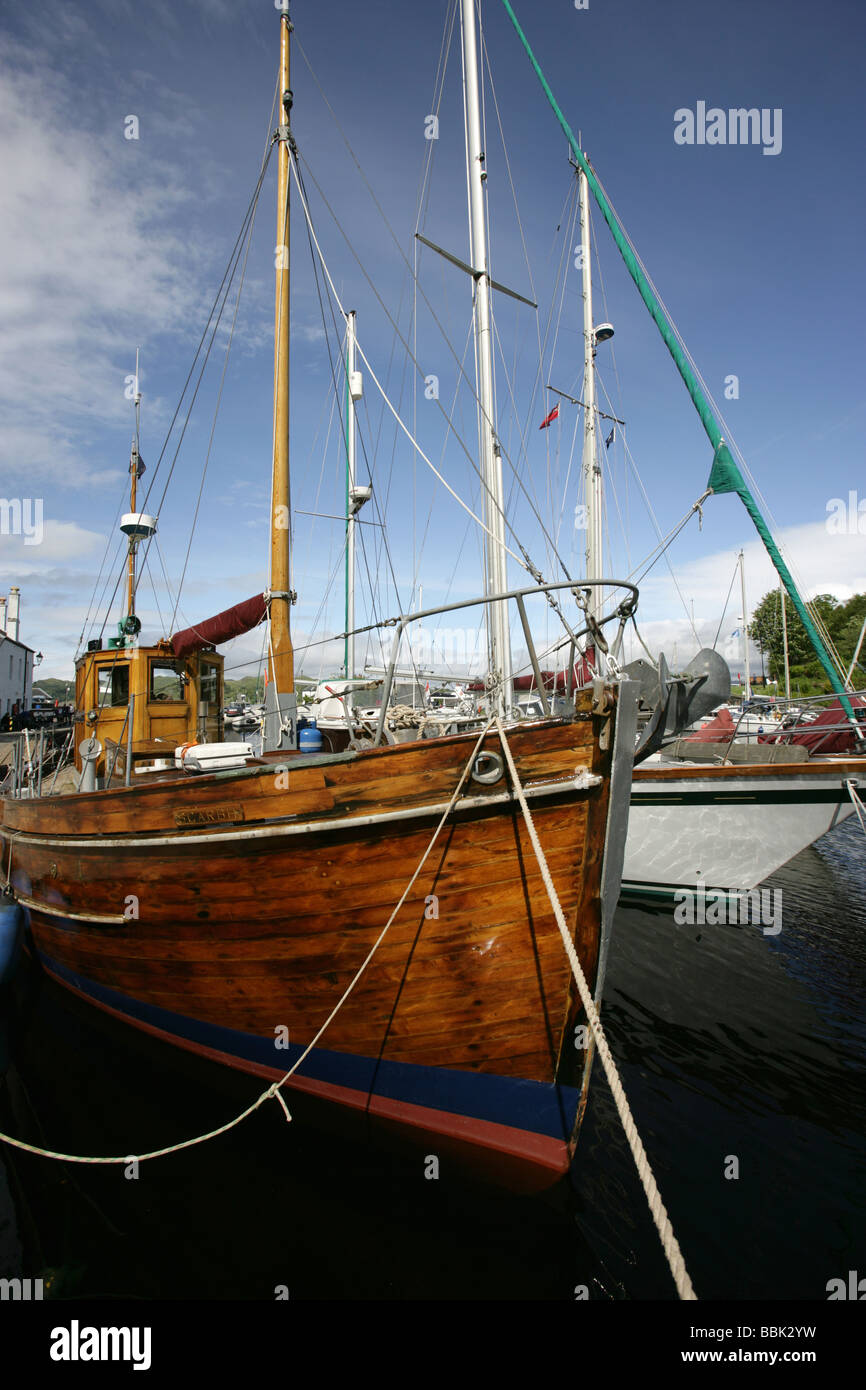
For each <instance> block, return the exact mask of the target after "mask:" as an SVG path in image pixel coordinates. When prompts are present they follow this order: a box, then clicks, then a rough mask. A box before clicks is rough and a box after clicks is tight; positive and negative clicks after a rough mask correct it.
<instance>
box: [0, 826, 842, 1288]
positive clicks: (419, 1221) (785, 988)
mask: <svg viewBox="0 0 866 1390" xmlns="http://www.w3.org/2000/svg"><path fill="white" fill-rule="evenodd" d="M864 883H866V839H864V836H863V833H862V831H861V830H860V829H859V826H858V825H857V822H856V820H854V819H851V820H849V821H847V822H846V823H845V824H844V825H842V826H841V827H840V828H839V829H838V830H836V831H834V832H833V834H832V835H830V836H826V837H825V838H824V839H823V840H822V841H820V842H819V843H818V844H817V845H816V846H814V847H813V848H812V849H810V850H807V851H806V852H805V853H803V854H801V855H800V856H798V858H797V859H796V860H794V861H792V863H791V864H789V865H787V866H786V867H785V868H784V869H783V870H781V871H780V872H779V873H778V874H776V875H775V876H774V877H773V878H772V879H771V880H770V881H769V886H771V887H774V888H777V889H781V891H782V895H783V898H782V902H783V927H782V931H781V932H780V933H779V934H778V935H777V936H770V935H764V934H762V932H761V929H760V927H755V926H742V927H737V926H703V927H698V926H695V927H685V926H676V925H675V924H674V922H673V919H672V916H671V915H670V914H664V913H661V912H651V911H643V910H637V909H620V911H619V912H618V914H617V919H616V923H615V936H614V941H613V945H612V950H611V957H610V965H609V975H608V983H607V989H606V994H605V1005H604V1020H605V1025H606V1028H607V1031H608V1035H609V1038H610V1042H611V1046H612V1049H613V1053H614V1056H615V1057H616V1059H617V1061H618V1063H619V1065H620V1070H621V1075H622V1078H623V1081H624V1083H625V1087H626V1093H627V1095H628V1097H629V1100H630V1103H631V1106H632V1109H633V1111H634V1114H635V1117H636V1119H637V1122H638V1127H639V1130H640V1133H641V1135H642V1137H643V1140H644V1143H645V1145H646V1149H647V1152H648V1154H649V1157H650V1160H651V1162H652V1165H653V1168H654V1171H655V1174H656V1178H657V1180H658V1182H659V1186H660V1188H661V1192H662V1196H663V1198H664V1201H665V1203H666V1205H667V1208H668V1211H669V1214H670V1216H671V1219H672V1221H673V1226H674V1230H675V1232H676V1234H677V1237H678V1239H679V1241H680V1244H681V1247H682V1249H683V1253H684V1255H685V1259H686V1263H687V1266H688V1268H689V1272H690V1274H691V1276H692V1279H693V1281H694V1284H695V1287H696V1290H697V1292H698V1295H699V1297H701V1298H702V1299H749V1298H755V1299H761V1300H780V1299H794V1300H802V1299H818V1300H825V1299H826V1296H827V1295H826V1285H827V1282H828V1280H830V1279H832V1278H836V1277H845V1276H846V1274H847V1271H848V1270H850V1269H858V1267H862V1266H863V1264H864V1248H866V1246H864V1234H866V1221H864V1200H863V1171H864V1131H866V1125H864V1119H866V1113H864V1112H866V1102H864V1098H863V1093H862V1073H863V1064H864V1053H866V1036H864V1034H866V1027H864V1019H866V1009H864V1003H866V902H864V896H866V895H864V892H863V887H864ZM19 983H20V982H19ZM24 985H25V988H24V989H23V990H21V989H19V991H18V998H17V1000H16V1004H15V1007H14V1008H13V1009H11V1010H10V1009H7V1011H6V1022H7V1025H8V1027H7V1032H8V1039H7V1041H8V1046H9V1049H10V1054H11V1058H12V1062H11V1065H10V1067H9V1070H8V1072H7V1076H6V1083H5V1085H4V1087H3V1088H2V1090H0V1121H2V1124H0V1127H2V1128H5V1129H9V1130H10V1131H11V1132H14V1133H16V1134H17V1135H19V1136H21V1137H23V1138H27V1139H30V1140H31V1141H32V1142H36V1143H40V1144H43V1145H46V1146H48V1147H56V1148H59V1149H61V1150H64V1151H66V1152H76V1153H85V1154H87V1153H94V1152H96V1153H102V1154H110V1153H115V1154H124V1153H128V1152H130V1151H133V1152H134V1151H135V1150H138V1151H144V1150H146V1149H148V1148H152V1147H157V1146H159V1145H161V1144H163V1143H171V1142H173V1141H176V1140H178V1139H180V1138H185V1137H188V1136H191V1135H193V1134H195V1133H199V1132H201V1131H202V1130H205V1129H209V1128H212V1127H214V1126H215V1125H216V1124H219V1123H222V1122H224V1121H225V1120H227V1119H228V1118H229V1117H230V1116H231V1115H232V1114H234V1113H236V1112H237V1111H238V1110H240V1109H242V1108H243V1107H244V1106H245V1105H246V1104H248V1103H249V1101H250V1100H251V1099H252V1098H253V1097H254V1096H255V1095H257V1094H258V1093H259V1091H260V1089H261V1086H260V1084H259V1083H257V1082H256V1081H255V1080H254V1079H251V1078H241V1077H238V1078H234V1077H232V1078H229V1082H228V1084H229V1090H230V1093H229V1094H227V1092H226V1084H227V1083H226V1075H225V1073H223V1072H222V1071H220V1072H219V1073H218V1074H217V1073H216V1072H215V1071H211V1069H210V1068H209V1067H206V1068H204V1070H203V1068H202V1064H201V1063H200V1062H199V1061H196V1060H194V1059H190V1058H188V1057H186V1056H185V1055H184V1054H182V1053H179V1052H177V1051H175V1050H174V1049H172V1048H169V1047H168V1046H166V1045H163V1044H160V1043H157V1042H155V1041H154V1040H151V1039H149V1038H146V1037H144V1036H143V1035H139V1034H136V1033H135V1032H133V1031H131V1030H127V1029H125V1028H123V1027H121V1026H120V1025H118V1024H116V1023H114V1022H113V1021H112V1020H110V1019H108V1018H107V1017H104V1016H102V1015H100V1014H98V1013H97V1012H96V1011H92V1010H90V1009H88V1008H87V1007H86V1006H84V1005H82V1004H79V1003H78V1002H77V1001H75V1000H73V999H72V998H71V997H70V996H69V995H68V994H67V993H66V992H65V991H63V990H61V989H59V988H58V987H56V986H54V985H53V984H52V983H51V982H50V981H47V980H45V979H44V978H38V977H36V975H35V974H34V973H33V972H31V973H30V974H29V975H28V976H27V977H26V980H25V981H24ZM733 1160H736V1161H737V1163H738V1169H739V1176H738V1177H736V1178H732V1177H726V1176H725V1172H726V1170H727V1171H728V1172H730V1171H731V1170H732V1167H733ZM46 1270H50V1271H52V1274H51V1278H52V1287H53V1289H54V1291H55V1292H56V1293H57V1295H58V1296H59V1297H61V1298H73V1297H81V1298H95V1299H99V1298H104V1299H116V1298H136V1299H156V1298H166V1299H248V1300H258V1299H263V1300H269V1299H273V1298H274V1296H275V1294H274V1290H275V1289H276V1288H277V1287H279V1286H285V1288H286V1289H287V1290H288V1292H289V1294H290V1297H291V1298H292V1299H339V1300H358V1299H372V1300H382V1299H409V1300H411V1299H434V1300H443V1299H451V1300H461V1301H463V1300H475V1299H497V1300H502V1299H509V1300H533V1299H556V1300H568V1301H572V1300H573V1299H574V1296H575V1289H576V1288H580V1286H585V1287H586V1288H587V1290H588V1292H589V1296H590V1298H592V1299H593V1300H621V1299H630V1300H647V1299H672V1298H674V1297H675V1293H674V1287H673V1284H672V1281H671V1278H670V1275H669V1273H668V1270H667V1266H666V1264H665V1262H664V1260H663V1257H662V1255H661V1253H660V1247H659V1243H658V1239H657V1237H656V1235H655V1230H654V1227H653V1226H652V1223H651V1220H650V1217H649V1214H648V1209H647V1205H646V1200H645V1198H644V1196H643V1193H642V1190H641V1188H640V1185H639V1182H638V1179H637V1176H636V1173H635V1170H634V1165H633V1163H632V1160H631V1157H630V1154H629V1152H628V1149H627V1146H626V1143H625V1140H624V1137H623V1134H622V1129H621V1126H620V1124H619V1121H618V1120H617V1118H616V1114H615V1111H614V1109H613V1104H612V1101H611V1098H610V1095H609V1092H608V1089H607V1086H606V1083H605V1081H604V1077H603V1075H602V1072H601V1070H600V1068H598V1066H597V1068H596V1072H595V1075H594V1078H593V1086H592V1092H591V1097H590V1102H589V1106H588V1110H587V1115H586V1119H585V1122H584V1127H583V1132H582V1135H581V1142H580V1146H579V1151H578V1156H577V1159H576V1162H575V1165H574V1169H573V1173H572V1179H571V1184H570V1185H568V1184H565V1185H563V1186H562V1187H560V1189H558V1190H557V1191H556V1192H554V1193H553V1194H549V1195H547V1196H545V1197H543V1198H518V1197H514V1196H510V1195H508V1194H503V1193H499V1192H497V1191H494V1190H492V1189H489V1188H486V1187H482V1186H475V1185H471V1184H469V1183H467V1182H465V1181H461V1180H460V1179H459V1178H458V1177H457V1176H456V1175H454V1174H452V1173H450V1172H449V1171H448V1168H447V1165H445V1164H443V1165H442V1168H441V1169H440V1177H439V1179H438V1180H437V1181H429V1180H427V1179H425V1177H424V1165H423V1163H422V1162H421V1161H420V1160H419V1159H418V1158H416V1157H411V1158H410V1157H405V1156H394V1155H392V1156H383V1155H382V1154H381V1152H380V1151H379V1150H378V1149H374V1148H371V1147H367V1146H366V1145H365V1144H363V1143H361V1144H356V1145H354V1146H352V1147H347V1146H345V1145H343V1144H340V1143H338V1142H336V1141H335V1140H333V1139H329V1138H325V1137H323V1136H322V1135H320V1134H318V1133H315V1132H313V1131H312V1130H309V1129H307V1128H304V1127H302V1126H301V1125H300V1124H298V1123H297V1122H295V1123H293V1124H292V1125H291V1126H288V1125H287V1124H286V1122H285V1120H284V1119H283V1118H282V1114H281V1112H280V1111H279V1109H278V1107H277V1106H276V1105H275V1104H273V1103H269V1104H268V1105H267V1106H266V1107H265V1108H264V1109H263V1110H262V1111H260V1112H258V1113H257V1114H256V1115H255V1116H253V1117H252V1118H251V1119H250V1120H248V1121H246V1122H245V1123H244V1124H243V1125H242V1126H241V1127H239V1128H238V1129H236V1130H234V1131H232V1132H231V1133H230V1134H228V1135H226V1136H224V1137H222V1138H220V1139H218V1140H215V1141H213V1142H211V1143H209V1144H207V1145H205V1146H203V1147H201V1148H198V1149H196V1150H192V1151H188V1152H185V1153H181V1154H177V1155H173V1156H171V1157H169V1158H165V1159H160V1160H157V1161H154V1162H152V1163H150V1164H145V1165H142V1168H141V1170H140V1176H139V1178H138V1180H129V1179H127V1178H125V1177H124V1176H123V1171H122V1170H121V1169H117V1168H112V1169H95V1168H85V1167H81V1166H77V1165H76V1166H72V1165H61V1164H57V1163H52V1162H49V1161H48V1160H38V1159H34V1158H31V1157H28V1156H26V1155H23V1154H21V1153H20V1152H12V1153H10V1151H9V1150H8V1149H6V1150H0V1277H11V1276H12V1275H14V1274H16V1273H19V1274H22V1275H23V1276H24V1277H26V1276H33V1277H35V1276H36V1275H38V1274H40V1273H42V1272H44V1271H46ZM861 1272H862V1273H864V1274H866V1269H862V1268H861Z"/></svg>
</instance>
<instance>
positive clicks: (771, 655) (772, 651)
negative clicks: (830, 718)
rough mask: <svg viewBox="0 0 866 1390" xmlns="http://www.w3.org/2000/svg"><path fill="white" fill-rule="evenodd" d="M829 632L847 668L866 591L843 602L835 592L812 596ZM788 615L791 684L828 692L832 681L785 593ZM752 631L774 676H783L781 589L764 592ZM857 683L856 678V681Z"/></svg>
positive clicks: (865, 613)
mask: <svg viewBox="0 0 866 1390" xmlns="http://www.w3.org/2000/svg"><path fill="white" fill-rule="evenodd" d="M810 606H811V607H814V608H815V609H816V610H817V612H818V615H819V617H820V619H821V621H822V623H823V624H824V626H825V627H826V629H827V632H828V633H829V635H830V640H831V641H832V643H833V645H834V646H835V648H836V650H837V651H838V653H839V656H840V659H841V660H842V662H843V663H844V665H845V667H846V669H847V666H848V664H849V662H850V661H851V658H852V656H853V655H854V648H855V646H856V643H857V638H858V637H859V635H860V628H861V626H862V623H863V618H864V616H866V594H855V595H854V596H853V598H850V599H848V600H847V602H845V603H840V602H839V600H838V599H837V598H836V597H835V596H834V595H833V594H819V595H818V596H817V597H816V598H814V599H812V600H811V604H810ZM785 616H786V620H787V625H788V665H789V668H790V672H791V680H792V684H799V686H800V688H801V692H802V693H803V694H810V693H822V692H825V691H826V692H829V690H830V682H829V680H828V679H827V676H826V674H825V672H824V670H823V668H822V666H821V665H820V663H819V661H818V658H817V657H816V655H815V649H814V647H813V646H812V643H811V641H810V640H809V638H808V636H807V635H806V630H805V628H804V627H803V624H802V623H801V621H800V619H799V617H798V616H797V613H796V611H795V609H794V605H793V604H792V603H791V600H790V599H789V598H788V596H787V594H786V595H785ZM749 634H750V636H751V638H752V640H753V641H754V643H755V645H756V646H757V648H758V650H759V651H761V652H763V653H764V655H765V656H767V657H768V659H769V660H768V668H769V669H768V674H769V676H770V678H771V679H774V680H778V681H779V683H780V684H781V683H782V681H783V680H784V673H785V662H784V642H783V634H782V601H781V595H780V593H779V590H778V589H771V590H770V592H769V593H767V594H764V597H763V598H762V599H761V601H760V603H759V604H758V606H757V608H756V609H755V611H754V613H753V615H752V621H751V623H750V624H749ZM855 684H856V681H855Z"/></svg>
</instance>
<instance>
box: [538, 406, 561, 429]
mask: <svg viewBox="0 0 866 1390" xmlns="http://www.w3.org/2000/svg"><path fill="white" fill-rule="evenodd" d="M558 414H559V406H558V405H555V406H554V407H553V409H552V410H551V412H550V414H549V415H546V416H545V417H544V419H543V420H542V422H541V424H540V425H539V426H538V428H539V429H540V430H546V429H547V426H548V425H552V424H553V422H554V420H555V419H556V417H557V415H558Z"/></svg>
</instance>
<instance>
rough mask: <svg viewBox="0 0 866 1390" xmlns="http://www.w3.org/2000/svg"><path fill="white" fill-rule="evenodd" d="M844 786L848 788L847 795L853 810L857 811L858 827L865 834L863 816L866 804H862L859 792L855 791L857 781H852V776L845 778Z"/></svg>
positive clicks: (865, 826) (865, 828)
mask: <svg viewBox="0 0 866 1390" xmlns="http://www.w3.org/2000/svg"><path fill="white" fill-rule="evenodd" d="M845 786H846V787H847V788H848V795H849V796H850V798H851V801H852V804H853V806H854V810H855V811H856V812H857V819H858V820H859V822H860V829H861V830H862V831H863V834H864V835H866V818H864V812H866V805H864V804H863V799H862V797H861V796H860V793H859V792H858V791H857V783H856V782H855V781H854V779H853V778H852V777H848V778H846V780H845Z"/></svg>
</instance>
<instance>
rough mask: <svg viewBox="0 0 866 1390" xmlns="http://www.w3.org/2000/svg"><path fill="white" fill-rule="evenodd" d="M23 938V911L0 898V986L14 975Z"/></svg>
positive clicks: (11, 901) (7, 899)
mask: <svg viewBox="0 0 866 1390" xmlns="http://www.w3.org/2000/svg"><path fill="white" fill-rule="evenodd" d="M23 936H24V909H23V908H22V907H19V906H18V904H17V903H16V902H14V901H13V900H12V899H11V898H0V985H2V984H5V983H6V981H7V980H11V979H12V976H13V975H14V974H15V969H16V966H17V965H18V957H19V955H20V954H21V941H22V938H23Z"/></svg>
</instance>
